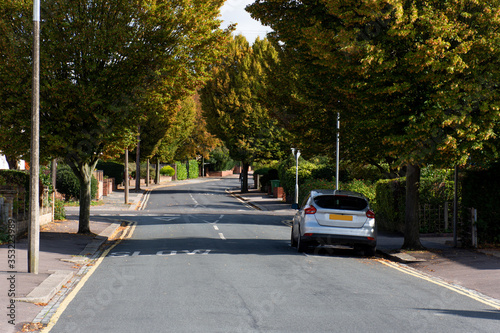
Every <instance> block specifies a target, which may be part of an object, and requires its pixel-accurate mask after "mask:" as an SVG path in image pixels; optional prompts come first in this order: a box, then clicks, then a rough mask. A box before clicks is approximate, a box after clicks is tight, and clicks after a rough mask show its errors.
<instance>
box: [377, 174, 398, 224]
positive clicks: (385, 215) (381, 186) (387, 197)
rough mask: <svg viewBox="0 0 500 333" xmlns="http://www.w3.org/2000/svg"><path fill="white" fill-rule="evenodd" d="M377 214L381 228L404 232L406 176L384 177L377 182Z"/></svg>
mask: <svg viewBox="0 0 500 333" xmlns="http://www.w3.org/2000/svg"><path fill="white" fill-rule="evenodd" d="M375 197H376V204H375V205H374V207H373V209H374V210H375V212H376V214H377V225H378V227H379V228H380V230H385V231H397V232H403V230H404V229H403V228H404V224H405V206H406V205H405V200H406V178H398V179H384V180H379V181H378V182H377V183H376V184H375Z"/></svg>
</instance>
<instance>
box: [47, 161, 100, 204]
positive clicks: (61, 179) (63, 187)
mask: <svg viewBox="0 0 500 333" xmlns="http://www.w3.org/2000/svg"><path fill="white" fill-rule="evenodd" d="M97 187H98V184H97V179H95V177H94V176H92V182H91V184H90V193H91V194H90V195H91V197H92V198H95V196H96V194H97ZM56 188H57V191H58V192H59V193H61V194H63V195H64V197H65V199H66V201H68V200H70V199H77V200H80V181H79V180H78V178H77V177H76V175H75V174H74V172H73V170H71V168H70V167H69V166H68V165H60V166H58V168H57V177H56Z"/></svg>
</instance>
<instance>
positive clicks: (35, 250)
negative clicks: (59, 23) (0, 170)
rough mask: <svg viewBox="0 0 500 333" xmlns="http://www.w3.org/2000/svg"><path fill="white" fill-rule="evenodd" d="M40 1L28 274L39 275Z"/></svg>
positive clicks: (36, 17) (36, 1)
mask: <svg viewBox="0 0 500 333" xmlns="http://www.w3.org/2000/svg"><path fill="white" fill-rule="evenodd" d="M39 88H40V0H33V86H32V108H31V159H30V228H29V233H28V239H29V249H28V273H33V274H38V264H39V261H40V203H39V200H40V199H39V197H40V195H39V193H40V188H39V178H40V165H39V164H40V156H39V154H40V91H39Z"/></svg>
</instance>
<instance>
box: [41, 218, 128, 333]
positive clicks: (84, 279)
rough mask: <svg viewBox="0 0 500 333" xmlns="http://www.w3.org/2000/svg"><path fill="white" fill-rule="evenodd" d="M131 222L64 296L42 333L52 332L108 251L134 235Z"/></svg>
mask: <svg viewBox="0 0 500 333" xmlns="http://www.w3.org/2000/svg"><path fill="white" fill-rule="evenodd" d="M129 223H130V224H129V225H128V228H127V231H126V232H125V233H124V234H123V236H122V237H120V239H118V240H117V241H116V242H115V243H114V244H113V245H111V246H110V247H109V248H108V249H107V250H105V251H104V252H102V253H101V255H100V257H99V259H97V261H96V263H95V264H94V266H92V268H91V269H90V270H89V271H88V272H87V273H86V274H85V275H84V276H83V277H82V279H81V280H80V281H79V282H78V284H77V285H76V287H75V288H74V289H73V290H72V291H71V292H70V293H69V295H68V296H66V297H65V298H64V300H63V301H62V302H61V304H60V305H59V307H58V308H57V311H56V313H54V315H53V316H52V318H50V321H49V323H48V325H47V326H46V327H44V328H43V329H42V330H41V331H40V333H48V332H50V330H51V329H52V328H53V327H54V326H55V325H56V324H57V321H58V320H59V318H60V317H61V315H62V314H63V312H64V310H66V308H67V307H68V305H69V303H71V301H72V300H73V299H74V298H75V296H76V295H77V294H78V292H79V291H80V290H81V289H82V288H83V286H84V285H85V283H86V282H87V281H88V279H89V278H90V277H91V276H92V274H93V273H94V272H95V270H96V269H97V267H99V265H100V264H101V263H102V261H103V260H104V258H105V257H106V256H107V255H108V253H109V252H110V251H111V250H112V249H114V248H115V246H117V245H118V244H120V243H121V241H122V240H124V239H126V238H130V237H132V234H133V233H134V231H135V227H136V222H129Z"/></svg>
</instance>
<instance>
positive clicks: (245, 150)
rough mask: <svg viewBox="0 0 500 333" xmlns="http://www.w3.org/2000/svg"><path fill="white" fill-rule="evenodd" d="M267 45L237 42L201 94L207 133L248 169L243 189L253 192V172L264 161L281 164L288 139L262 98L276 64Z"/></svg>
mask: <svg viewBox="0 0 500 333" xmlns="http://www.w3.org/2000/svg"><path fill="white" fill-rule="evenodd" d="M277 60H278V59H277V53H276V51H275V50H274V48H273V47H272V46H271V44H270V43H269V42H268V41H267V40H260V39H257V40H256V41H255V43H254V44H253V46H250V45H249V43H248V42H247V40H246V39H245V37H243V36H242V35H239V36H236V37H234V39H233V40H232V42H231V43H230V45H229V49H228V51H227V54H226V55H225V56H224V57H223V60H222V62H221V64H220V65H219V66H217V67H216V68H214V78H213V79H212V80H211V81H209V82H208V84H207V85H206V86H205V87H204V88H203V89H202V90H201V101H202V107H203V111H204V113H205V117H206V119H207V124H208V129H209V131H210V132H211V133H213V134H215V135H216V136H217V137H218V138H219V139H221V140H222V141H223V142H224V144H225V145H226V147H227V148H228V149H229V151H230V154H231V157H232V158H233V159H234V160H237V161H241V162H242V164H243V188H242V192H247V191H248V167H249V165H250V163H251V162H253V161H255V160H259V159H270V158H275V159H279V158H280V156H281V154H282V152H283V149H282V147H280V143H282V142H284V140H285V139H286V135H285V134H284V132H283V130H282V129H281V128H279V127H278V126H277V121H276V120H275V119H273V118H271V117H270V115H269V112H268V109H267V108H266V107H265V104H264V103H263V102H262V100H261V98H262V96H263V92H264V91H265V89H266V81H267V75H268V73H267V72H266V66H267V65H268V63H269V62H273V61H277Z"/></svg>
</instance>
